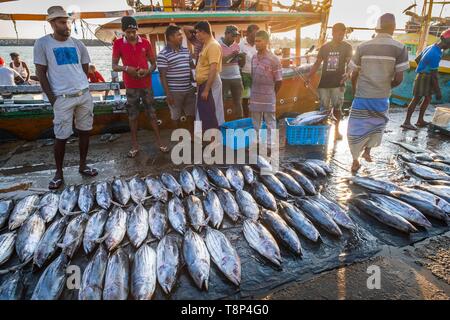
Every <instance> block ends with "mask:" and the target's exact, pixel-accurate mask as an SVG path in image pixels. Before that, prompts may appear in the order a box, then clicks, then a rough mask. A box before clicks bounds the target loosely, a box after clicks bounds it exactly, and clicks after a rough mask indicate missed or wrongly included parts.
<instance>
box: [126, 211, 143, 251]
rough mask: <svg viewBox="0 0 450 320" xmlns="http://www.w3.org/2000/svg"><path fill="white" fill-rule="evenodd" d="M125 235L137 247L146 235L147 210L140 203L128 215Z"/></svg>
mask: <svg viewBox="0 0 450 320" xmlns="http://www.w3.org/2000/svg"><path fill="white" fill-rule="evenodd" d="M127 235H128V238H129V239H130V241H131V243H132V244H133V246H134V247H135V248H139V247H140V245H141V244H142V243H143V242H144V240H145V239H146V238H147V235H148V212H147V210H145V208H144V206H143V205H142V204H139V205H137V206H136V207H135V208H134V209H133V211H131V213H130V214H129V215H128V222H127Z"/></svg>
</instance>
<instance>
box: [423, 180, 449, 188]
mask: <svg viewBox="0 0 450 320" xmlns="http://www.w3.org/2000/svg"><path fill="white" fill-rule="evenodd" d="M427 183H429V184H432V185H435V186H447V187H450V181H445V180H428V181H427Z"/></svg>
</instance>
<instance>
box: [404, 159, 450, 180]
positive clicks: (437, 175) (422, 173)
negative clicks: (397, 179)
mask: <svg viewBox="0 0 450 320" xmlns="http://www.w3.org/2000/svg"><path fill="white" fill-rule="evenodd" d="M406 165H407V166H408V167H409V169H410V170H411V171H412V173H414V174H415V175H416V176H418V177H420V178H422V179H425V180H446V181H450V176H449V175H447V174H445V173H444V172H442V171H439V170H435V169H433V168H430V167H427V166H423V165H420V164H415V163H409V162H408V163H406Z"/></svg>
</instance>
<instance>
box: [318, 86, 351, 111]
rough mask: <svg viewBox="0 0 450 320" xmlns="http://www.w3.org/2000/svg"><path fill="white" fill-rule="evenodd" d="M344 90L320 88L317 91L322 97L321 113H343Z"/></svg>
mask: <svg viewBox="0 0 450 320" xmlns="http://www.w3.org/2000/svg"><path fill="white" fill-rule="evenodd" d="M342 89H343V88H341V87H337V88H319V89H318V90H317V91H318V93H319V96H320V111H324V110H330V109H335V110H339V111H341V112H342V105H343V104H344V93H345V90H342Z"/></svg>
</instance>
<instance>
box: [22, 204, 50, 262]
mask: <svg viewBox="0 0 450 320" xmlns="http://www.w3.org/2000/svg"><path fill="white" fill-rule="evenodd" d="M44 232H45V222H44V219H42V218H41V216H40V215H39V214H37V213H34V214H32V215H31V216H30V217H29V218H28V219H27V220H26V221H25V222H24V223H23V225H22V226H21V227H20V229H19V232H18V233H17V239H16V252H17V255H18V256H19V259H20V261H21V262H25V261H28V260H30V259H32V258H33V255H34V252H35V251H36V249H37V247H38V245H39V241H40V240H41V238H42V236H43V235H44Z"/></svg>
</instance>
